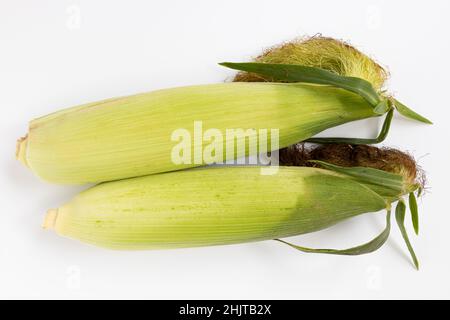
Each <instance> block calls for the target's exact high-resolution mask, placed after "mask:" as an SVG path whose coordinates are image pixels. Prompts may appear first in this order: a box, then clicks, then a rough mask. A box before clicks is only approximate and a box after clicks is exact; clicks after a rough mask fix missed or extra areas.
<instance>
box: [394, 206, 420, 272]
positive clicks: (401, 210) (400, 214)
mask: <svg viewBox="0 0 450 320" xmlns="http://www.w3.org/2000/svg"><path fill="white" fill-rule="evenodd" d="M405 212H406V206H405V203H404V202H403V200H400V201H399V202H398V203H397V207H396V209H395V219H396V220H397V224H398V227H399V229H400V232H401V234H402V236H403V240H405V243H406V246H407V247H408V251H409V253H410V255H411V258H412V260H413V262H414V266H415V267H416V269H417V270H419V260H418V259H417V256H416V254H415V253H414V249H413V247H412V245H411V242H410V241H409V238H408V233H407V232H406V228H405Z"/></svg>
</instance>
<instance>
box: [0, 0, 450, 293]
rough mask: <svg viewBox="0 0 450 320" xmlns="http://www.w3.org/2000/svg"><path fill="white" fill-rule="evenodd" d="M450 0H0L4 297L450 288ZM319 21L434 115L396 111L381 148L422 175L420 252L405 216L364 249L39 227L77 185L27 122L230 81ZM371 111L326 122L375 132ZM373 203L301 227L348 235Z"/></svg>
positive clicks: (363, 231) (323, 242) (368, 223)
mask: <svg viewBox="0 0 450 320" xmlns="http://www.w3.org/2000/svg"><path fill="white" fill-rule="evenodd" d="M449 13H450V2H449V1H447V0H442V1H437V0H435V1H432V0H430V1H387V0H386V1H376V0H372V1H361V0H354V1H332V0H329V1H324V0H315V1H299V0H293V1H279V0H277V1H261V0H258V1H233V0H227V1H207V0H205V1H173V0H172V1H159V2H158V1H111V0H109V1H107V0H101V1H92V0H91V1H88V0H86V1H81V0H78V1H76V0H73V1H67V0H66V1H62V0H54V1H49V0H45V1H44V0H41V1H32V0H29V1H24V0H15V1H6V0H1V4H0V112H1V116H0V121H1V133H0V137H1V151H0V155H1V158H0V166H1V171H0V174H1V178H0V195H1V201H0V215H1V216H0V217H1V218H0V298H152V299H165V298H191V299H197V298H211V299H214V298H223V299H231V298H236V299H237V298H239V299H240V298H242V299H244V298H248V299H263V298H264V299H278V298H286V299H299V298H373V299H379V298H450V276H449V271H450V250H449V244H450V243H449V240H448V239H449V231H448V230H449V228H450V212H449V210H448V191H449V188H448V186H449V181H450V177H449V173H448V172H449V155H450V152H449V142H448V138H449V131H450V124H449V115H450V112H449V110H450V106H449V103H448V92H449V90H450V89H449V87H448V78H447V75H448V74H449V71H450V70H449V69H450V68H449V56H450V45H449V38H448V30H450V21H449ZM316 33H322V34H323V35H326V36H333V37H337V38H340V39H344V40H348V41H350V42H351V43H352V44H354V45H355V46H357V47H358V48H359V49H361V50H363V51H364V52H366V53H368V54H370V55H371V56H373V57H374V58H376V59H377V60H378V61H380V62H381V63H382V64H383V65H386V66H389V70H390V72H391V74H392V76H391V80H390V81H389V88H390V90H391V91H392V92H393V93H394V94H395V95H396V96H397V97H398V98H399V99H401V100H402V101H404V102H405V103H406V104H407V105H409V106H410V107H411V108H413V109H414V110H416V111H418V112H420V113H421V114H423V115H425V116H427V117H429V118H430V119H432V120H433V121H434V123H435V124H434V125H433V126H427V125H421V124H418V123H414V122H412V121H407V120H405V119H403V118H401V117H399V116H396V118H395V119H394V122H393V127H392V130H391V133H390V135H389V137H388V139H387V140H386V142H385V144H387V145H389V146H394V147H399V148H401V149H403V150H406V151H409V152H411V153H412V154H413V155H414V156H415V157H416V158H417V159H418V162H419V163H420V165H421V166H422V167H423V168H424V169H425V170H426V172H427V176H428V186H429V188H428V192H427V194H426V195H425V197H424V198H423V199H422V200H421V201H419V207H420V212H421V216H420V218H421V234H420V236H419V237H415V236H414V235H413V234H412V232H411V231H412V227H411V225H410V222H409V219H408V225H407V227H408V230H409V231H410V235H411V237H412V241H413V244H414V247H415V248H416V251H417V254H418V256H419V258H420V261H421V267H422V268H421V270H420V271H419V272H417V271H415V270H414V268H413V267H412V265H411V263H410V260H409V257H408V255H407V251H406V248H405V245H404V243H403V241H402V239H401V237H400V234H399V232H398V229H397V227H396V226H395V224H394V226H393V231H392V234H391V237H390V239H389V241H388V243H387V244H386V245H385V246H384V247H383V248H382V249H380V250H379V251H377V252H375V253H373V254H370V255H365V256H359V257H340V256H326V255H313V254H302V253H300V252H297V251H295V250H293V249H291V248H289V247H287V246H283V245H281V244H280V243H277V242H274V241H266V242H260V243H254V244H243V245H233V246H222V247H213V248H197V249H182V250H172V251H170V250H169V251H141V252H114V251H106V250H102V249H97V248H95V247H90V246H87V245H83V244H81V243H78V242H76V241H73V240H69V239H65V238H60V237H58V236H57V235H56V234H54V233H52V232H46V231H44V230H42V229H41V228H40V225H41V222H42V218H43V216H44V213H45V211H46V210H47V209H48V208H52V207H56V206H59V205H61V204H62V203H64V202H65V201H67V200H69V199H70V198H71V196H73V195H74V194H75V193H76V192H77V191H79V190H81V189H82V187H64V186H56V185H50V184H47V183H44V182H42V181H40V180H39V179H38V178H36V177H34V176H33V175H32V174H31V173H30V172H29V171H28V170H26V169H25V168H24V167H23V166H21V165H20V164H19V163H18V162H17V161H16V160H15V158H14V151H15V143H16V139H17V138H18V137H20V136H21V135H24V134H25V133H26V130H27V122H28V121H29V120H30V119H32V118H34V117H37V116H40V115H44V114H47V113H49V112H51V111H54V110H56V109H59V108H61V107H68V106H72V105H76V104H80V103H85V102H91V101H95V100H98V99H103V98H109V97H114V96H120V95H126V94H132V93H136V92H142V91H149V90H153V89H158V88H164V87H171V86H181V85H190V84H202V83H214V82H222V81H224V80H226V79H229V78H230V77H231V76H232V75H233V72H232V71H229V70H226V69H224V68H222V67H220V66H218V65H217V64H216V63H217V62H220V61H226V60H228V61H242V60H248V59H250V58H251V57H252V56H254V55H257V54H258V53H259V52H261V50H262V49H263V48H266V47H267V46H271V45H274V44H276V43H279V42H281V41H285V40H289V39H292V38H294V37H298V36H302V35H314V34H316ZM378 126H379V121H378V120H375V119H371V120H367V121H362V122H359V123H353V124H351V125H346V126H344V127H340V128H336V129H333V130H330V131H329V132H327V133H328V134H339V135H344V134H347V135H348V134H349V133H351V135H353V136H355V135H360V136H371V135H375V134H376V130H377V127H378ZM383 220H384V218H383V215H380V214H367V215H363V216H361V217H358V218H355V219H352V220H351V221H347V222H345V223H342V224H340V225H338V226H336V227H333V228H331V229H329V230H326V231H322V232H320V233H316V234H311V235H307V236H301V237H296V238H295V239H293V240H294V241H295V242H296V243H301V244H304V245H309V246H316V247H330V246H331V247H347V246H351V245H355V244H359V243H361V242H364V241H366V240H368V239H370V238H371V237H372V236H374V235H375V234H377V233H378V232H379V231H380V230H381V229H382V228H383Z"/></svg>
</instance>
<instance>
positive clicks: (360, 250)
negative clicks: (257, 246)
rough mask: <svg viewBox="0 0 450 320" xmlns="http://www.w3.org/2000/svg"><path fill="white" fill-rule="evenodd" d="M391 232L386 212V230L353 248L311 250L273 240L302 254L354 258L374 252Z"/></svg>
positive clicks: (389, 215) (388, 215)
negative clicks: (323, 254) (322, 254)
mask: <svg viewBox="0 0 450 320" xmlns="http://www.w3.org/2000/svg"><path fill="white" fill-rule="evenodd" d="M390 230H391V211H390V210H388V212H387V214H386V228H385V229H384V230H383V231H382V232H381V233H380V234H379V235H378V236H377V237H375V238H374V239H372V240H371V241H369V242H367V243H365V244H362V245H359V246H356V247H353V248H349V249H342V250H339V249H313V248H307V247H301V246H297V245H295V244H292V243H289V242H287V241H284V240H281V239H275V240H276V241H279V242H282V243H285V244H287V245H288V246H291V247H292V248H294V249H297V250H300V251H302V252H307V253H325V254H336V255H346V256H356V255H361V254H367V253H371V252H374V251H376V250H378V249H379V248H381V247H382V246H383V244H384V243H385V242H386V240H387V239H388V238H389V233H390Z"/></svg>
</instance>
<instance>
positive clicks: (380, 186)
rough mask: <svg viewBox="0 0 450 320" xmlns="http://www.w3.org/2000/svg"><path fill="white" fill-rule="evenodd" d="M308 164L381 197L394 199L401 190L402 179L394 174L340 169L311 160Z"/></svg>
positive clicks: (348, 168) (361, 169) (379, 171)
mask: <svg viewBox="0 0 450 320" xmlns="http://www.w3.org/2000/svg"><path fill="white" fill-rule="evenodd" d="M310 162H313V163H317V164H319V165H320V166H321V167H323V168H325V169H328V170H332V171H335V172H338V173H341V174H345V175H347V176H349V177H350V178H352V179H354V180H356V181H357V182H359V183H361V184H364V185H365V186H367V187H369V188H370V189H372V190H373V191H375V192H376V193H378V194H379V195H381V196H385V197H393V198H395V197H398V196H399V195H400V194H401V193H402V190H403V178H402V176H400V175H398V174H395V173H390V172H386V171H383V170H378V169H373V168H367V167H340V166H337V165H334V164H331V163H327V162H324V161H319V160H311V161H310Z"/></svg>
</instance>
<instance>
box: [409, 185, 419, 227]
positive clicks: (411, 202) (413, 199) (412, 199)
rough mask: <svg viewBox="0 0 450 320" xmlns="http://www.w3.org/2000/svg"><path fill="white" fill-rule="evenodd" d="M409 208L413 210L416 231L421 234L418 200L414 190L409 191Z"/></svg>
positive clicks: (412, 217)
mask: <svg viewBox="0 0 450 320" xmlns="http://www.w3.org/2000/svg"><path fill="white" fill-rule="evenodd" d="M409 210H410V211H411V219H412V224H413V227H414V232H415V233H416V234H417V235H418V234H419V210H418V209H417V201H416V196H415V195H414V192H410V193H409Z"/></svg>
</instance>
